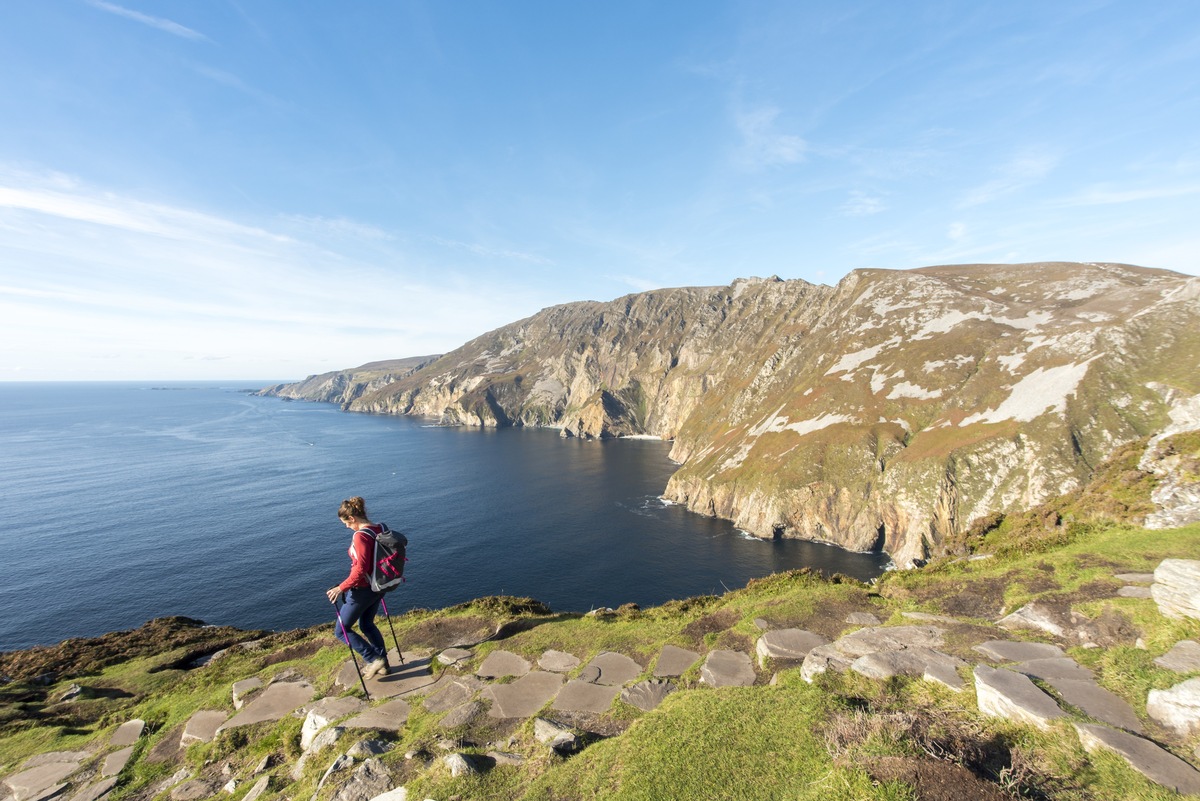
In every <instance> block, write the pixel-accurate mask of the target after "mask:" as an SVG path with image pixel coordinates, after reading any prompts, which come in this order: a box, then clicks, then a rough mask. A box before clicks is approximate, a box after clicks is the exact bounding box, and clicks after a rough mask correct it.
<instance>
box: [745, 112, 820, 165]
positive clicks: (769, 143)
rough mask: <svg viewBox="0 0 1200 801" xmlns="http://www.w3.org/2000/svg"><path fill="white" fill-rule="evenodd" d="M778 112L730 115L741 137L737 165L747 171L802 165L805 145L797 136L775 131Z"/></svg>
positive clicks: (806, 147)
mask: <svg viewBox="0 0 1200 801" xmlns="http://www.w3.org/2000/svg"><path fill="white" fill-rule="evenodd" d="M778 117H779V109H778V108H776V107H775V106H760V107H759V108H755V109H750V110H748V111H738V112H737V113H735V114H734V124H735V125H736V126H737V130H738V133H739V134H740V135H741V144H740V147H739V149H738V154H737V156H738V161H739V162H740V163H742V164H744V165H746V166H748V167H752V168H761V167H774V166H779V165H784V164H795V163H797V162H800V161H803V160H804V157H805V153H806V152H807V151H808V143H807V142H805V141H804V139H802V138H801V137H799V136H795V135H793V134H788V133H783V132H781V131H778V130H777V129H776V125H775V121H776V120H777V119H778Z"/></svg>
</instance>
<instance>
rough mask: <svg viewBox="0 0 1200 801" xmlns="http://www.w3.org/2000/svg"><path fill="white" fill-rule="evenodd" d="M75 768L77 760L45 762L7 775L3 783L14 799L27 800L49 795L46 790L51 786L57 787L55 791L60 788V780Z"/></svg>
mask: <svg viewBox="0 0 1200 801" xmlns="http://www.w3.org/2000/svg"><path fill="white" fill-rule="evenodd" d="M77 770H79V762H78V761H69V762H47V763H45V764H42V765H35V766H33V767H30V768H27V769H25V770H23V771H21V772H20V773H17V774H15V775H13V776H9V777H8V778H6V779H5V780H4V784H5V785H6V786H7V787H8V789H9V790H11V791H12V794H13V798H14V799H15V801H28V799H32V798H36V797H38V796H42V795H44V794H45V795H47V796H48V795H50V794H51V793H48V791H49V790H51V789H53V788H57V790H56V792H57V791H59V790H61V789H62V787H63V785H62V784H60V782H61V781H62V780H63V779H65V778H67V777H68V776H70V775H71V774H72V773H74V772H75V771H77Z"/></svg>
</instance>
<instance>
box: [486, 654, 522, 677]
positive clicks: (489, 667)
mask: <svg viewBox="0 0 1200 801" xmlns="http://www.w3.org/2000/svg"><path fill="white" fill-rule="evenodd" d="M531 668H532V666H531V665H530V664H529V662H528V660H526V659H525V658H523V657H520V656H517V655H516V654H514V653H511V652H510V651H492V652H491V653H490V654H488V655H487V659H484V660H483V664H482V665H480V666H479V668H478V669H477V670H476V671H475V675H476V676H479V677H480V678H484V679H502V678H504V677H505V676H517V677H521V676H524V675H525V674H527V673H528V672H529V671H530V670H531Z"/></svg>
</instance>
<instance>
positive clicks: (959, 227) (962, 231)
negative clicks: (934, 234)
mask: <svg viewBox="0 0 1200 801" xmlns="http://www.w3.org/2000/svg"><path fill="white" fill-rule="evenodd" d="M966 236H967V224H966V223H961V222H956V223H951V224H950V227H949V228H947V229H946V237H947V238H948V239H952V240H954V241H955V242H961V241H962V240H963V239H965V238H966Z"/></svg>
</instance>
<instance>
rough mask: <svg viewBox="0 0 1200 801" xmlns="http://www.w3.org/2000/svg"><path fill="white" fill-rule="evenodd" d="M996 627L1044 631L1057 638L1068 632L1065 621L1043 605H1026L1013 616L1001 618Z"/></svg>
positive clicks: (1035, 603)
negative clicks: (1064, 625) (1064, 624)
mask: <svg viewBox="0 0 1200 801" xmlns="http://www.w3.org/2000/svg"><path fill="white" fill-rule="evenodd" d="M996 625H997V626H999V627H1000V628H1002V629H1010V630H1011V629H1033V630H1035V631H1044V632H1046V633H1047V634H1052V635H1054V636H1055V637H1062V636H1063V635H1064V634H1065V633H1066V631H1065V629H1064V628H1063V620H1062V619H1061V618H1060V617H1059V616H1058V615H1057V614H1056V613H1055V612H1054V611H1053V610H1051V609H1049V608H1047V607H1045V606H1043V605H1042V604H1039V603H1037V602H1036V601H1035V602H1033V603H1029V604H1025V605H1024V606H1022V607H1021V608H1020V609H1018V610H1017V611H1015V612H1013V613H1012V614H1011V615H1007V616H1005V617H1002V618H1000V619H999V620H997V621H996Z"/></svg>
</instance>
